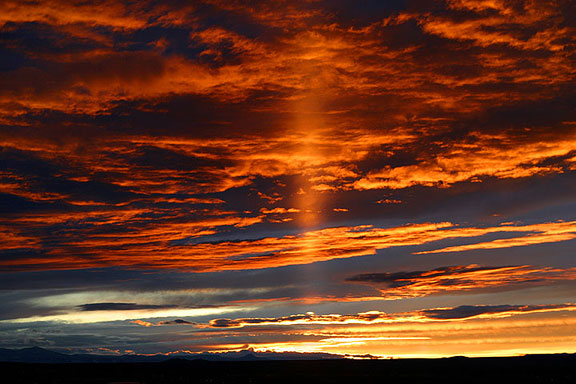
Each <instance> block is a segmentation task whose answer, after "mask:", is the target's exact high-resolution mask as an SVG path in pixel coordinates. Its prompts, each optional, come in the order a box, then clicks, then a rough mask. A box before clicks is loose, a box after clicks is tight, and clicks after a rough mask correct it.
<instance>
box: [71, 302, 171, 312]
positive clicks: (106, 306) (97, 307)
mask: <svg viewBox="0 0 576 384" xmlns="http://www.w3.org/2000/svg"><path fill="white" fill-rule="evenodd" d="M78 308H79V309H80V310H81V311H137V310H145V309H166V308H175V306H174V305H149V304H135V303H90V304H82V305H79V306H78Z"/></svg>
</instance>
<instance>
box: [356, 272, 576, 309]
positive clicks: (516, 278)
mask: <svg viewBox="0 0 576 384" xmlns="http://www.w3.org/2000/svg"><path fill="white" fill-rule="evenodd" d="M575 276H576V270H575V269H573V268H566V269H562V268H550V267H545V268H538V267H534V266H530V265H523V266H504V267H482V266H479V265H476V264H471V265H462V266H451V267H441V268H436V269H432V270H428V271H410V272H387V273H365V274H360V275H356V276H352V277H349V278H348V279H346V280H347V281H351V282H359V283H366V284H370V285H373V286H375V287H376V288H378V289H379V290H380V291H381V292H382V296H383V297H384V298H385V299H386V300H398V299H404V298H410V297H422V296H429V295H434V294H451V293H461V292H470V291H477V290H488V289H502V290H507V289H518V288H519V287H524V286H534V285H536V286H541V285H551V284H554V283H557V282H558V281H563V280H564V281H570V280H573V279H574V277H575Z"/></svg>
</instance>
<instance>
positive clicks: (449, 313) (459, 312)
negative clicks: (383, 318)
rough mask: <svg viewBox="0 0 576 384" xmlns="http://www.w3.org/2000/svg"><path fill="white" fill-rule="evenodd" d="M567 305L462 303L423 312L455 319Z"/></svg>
mask: <svg viewBox="0 0 576 384" xmlns="http://www.w3.org/2000/svg"><path fill="white" fill-rule="evenodd" d="M567 307H568V306H567V305H562V304H558V305H462V306H459V307H456V308H439V309H426V310H423V311H421V313H422V314H423V315H424V316H426V317H427V318H429V319H434V320H455V319H466V318H470V317H478V316H482V315H498V314H500V313H510V312H512V313H529V312H537V311H547V310H557V309H558V310H561V309H562V308H567Z"/></svg>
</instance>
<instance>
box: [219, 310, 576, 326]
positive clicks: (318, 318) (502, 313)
mask: <svg viewBox="0 0 576 384" xmlns="http://www.w3.org/2000/svg"><path fill="white" fill-rule="evenodd" d="M575 310H576V306H575V305H574V304H553V305H495V306H490V305H464V306H459V307H453V308H434V309H424V310H418V311H412V312H401V313H393V314H388V313H385V312H380V311H370V312H363V313H358V314H355V315H340V314H330V315H316V314H315V313H312V312H309V313H306V314H298V315H290V316H283V317H273V318H239V319H213V320H211V321H210V323H209V324H210V326H211V327H214V328H237V327H246V326H254V325H271V324H278V325H288V326H291V325H306V324H313V325H322V324H379V323H385V324H388V323H389V324H392V323H405V322H408V323H409V322H416V323H419V322H428V321H431V322H434V321H460V320H462V319H473V318H503V317H510V316H516V315H520V314H526V313H539V312H556V311H575Z"/></svg>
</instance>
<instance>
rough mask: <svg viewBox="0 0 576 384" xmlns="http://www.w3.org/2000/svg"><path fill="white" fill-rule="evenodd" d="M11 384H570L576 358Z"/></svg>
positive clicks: (130, 369) (66, 372)
mask: <svg viewBox="0 0 576 384" xmlns="http://www.w3.org/2000/svg"><path fill="white" fill-rule="evenodd" d="M0 370H1V372H2V376H3V377H5V378H7V377H8V378H11V380H10V383H15V384H17V383H22V384H24V383H26V384H28V383H38V384H40V383H46V384H48V383H49V384H73V383H74V384H112V383H114V384H121V383H122V384H156V383H158V384H161V383H162V384H171V383H174V384H176V383H178V384H180V383H182V384H184V383H231V384H232V383H460V382H465V383H487V382H509V383H510V382H516V383H573V382H576V356H574V355H546V356H537V355H533V356H524V357H508V358H464V357H455V358H449V359H406V360H326V361H238V362H223V361H217V362H216V361H205V360H192V361H187V360H179V359H173V360H168V361H164V362H156V363H92V364H90V363H73V364H69V363H67V364H40V363H0Z"/></svg>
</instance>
